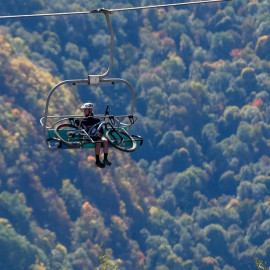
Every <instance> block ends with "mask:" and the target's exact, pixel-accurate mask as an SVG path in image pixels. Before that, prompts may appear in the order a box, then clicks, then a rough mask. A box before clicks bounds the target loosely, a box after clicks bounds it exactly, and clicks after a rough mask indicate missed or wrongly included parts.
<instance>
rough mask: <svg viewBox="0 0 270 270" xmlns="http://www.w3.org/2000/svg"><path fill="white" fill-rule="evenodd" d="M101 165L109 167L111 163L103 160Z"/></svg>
mask: <svg viewBox="0 0 270 270" xmlns="http://www.w3.org/2000/svg"><path fill="white" fill-rule="evenodd" d="M103 164H105V165H106V166H111V165H112V163H111V162H110V161H109V160H108V159H104V160H103Z"/></svg>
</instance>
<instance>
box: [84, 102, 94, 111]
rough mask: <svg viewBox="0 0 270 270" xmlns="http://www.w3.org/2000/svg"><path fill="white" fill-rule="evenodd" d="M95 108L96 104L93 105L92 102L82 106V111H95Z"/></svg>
mask: <svg viewBox="0 0 270 270" xmlns="http://www.w3.org/2000/svg"><path fill="white" fill-rule="evenodd" d="M93 108H94V104H93V103H90V102H87V103H84V104H83V105H82V106H81V109H82V110H83V109H93Z"/></svg>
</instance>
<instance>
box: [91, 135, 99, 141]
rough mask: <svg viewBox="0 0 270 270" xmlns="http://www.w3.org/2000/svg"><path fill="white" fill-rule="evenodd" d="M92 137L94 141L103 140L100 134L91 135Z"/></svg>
mask: <svg viewBox="0 0 270 270" xmlns="http://www.w3.org/2000/svg"><path fill="white" fill-rule="evenodd" d="M91 138H92V140H93V141H94V142H96V141H101V137H99V136H91Z"/></svg>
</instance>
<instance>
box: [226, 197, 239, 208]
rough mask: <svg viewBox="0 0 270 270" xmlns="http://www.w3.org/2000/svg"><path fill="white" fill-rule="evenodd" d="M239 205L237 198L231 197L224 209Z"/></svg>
mask: <svg viewBox="0 0 270 270" xmlns="http://www.w3.org/2000/svg"><path fill="white" fill-rule="evenodd" d="M238 205H239V201H238V200H237V199H231V200H230V202H229V203H228V204H227V205H226V207H225V209H226V210H229V209H232V208H233V209H235V208H237V207H238Z"/></svg>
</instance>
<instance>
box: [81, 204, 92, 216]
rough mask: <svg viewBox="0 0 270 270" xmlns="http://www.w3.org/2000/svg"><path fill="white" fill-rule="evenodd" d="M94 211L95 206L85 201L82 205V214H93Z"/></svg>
mask: <svg viewBox="0 0 270 270" xmlns="http://www.w3.org/2000/svg"><path fill="white" fill-rule="evenodd" d="M93 211H94V208H93V207H92V205H91V204H90V203H89V202H85V203H84V204H83V206H82V215H91V214H92V213H93Z"/></svg>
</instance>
